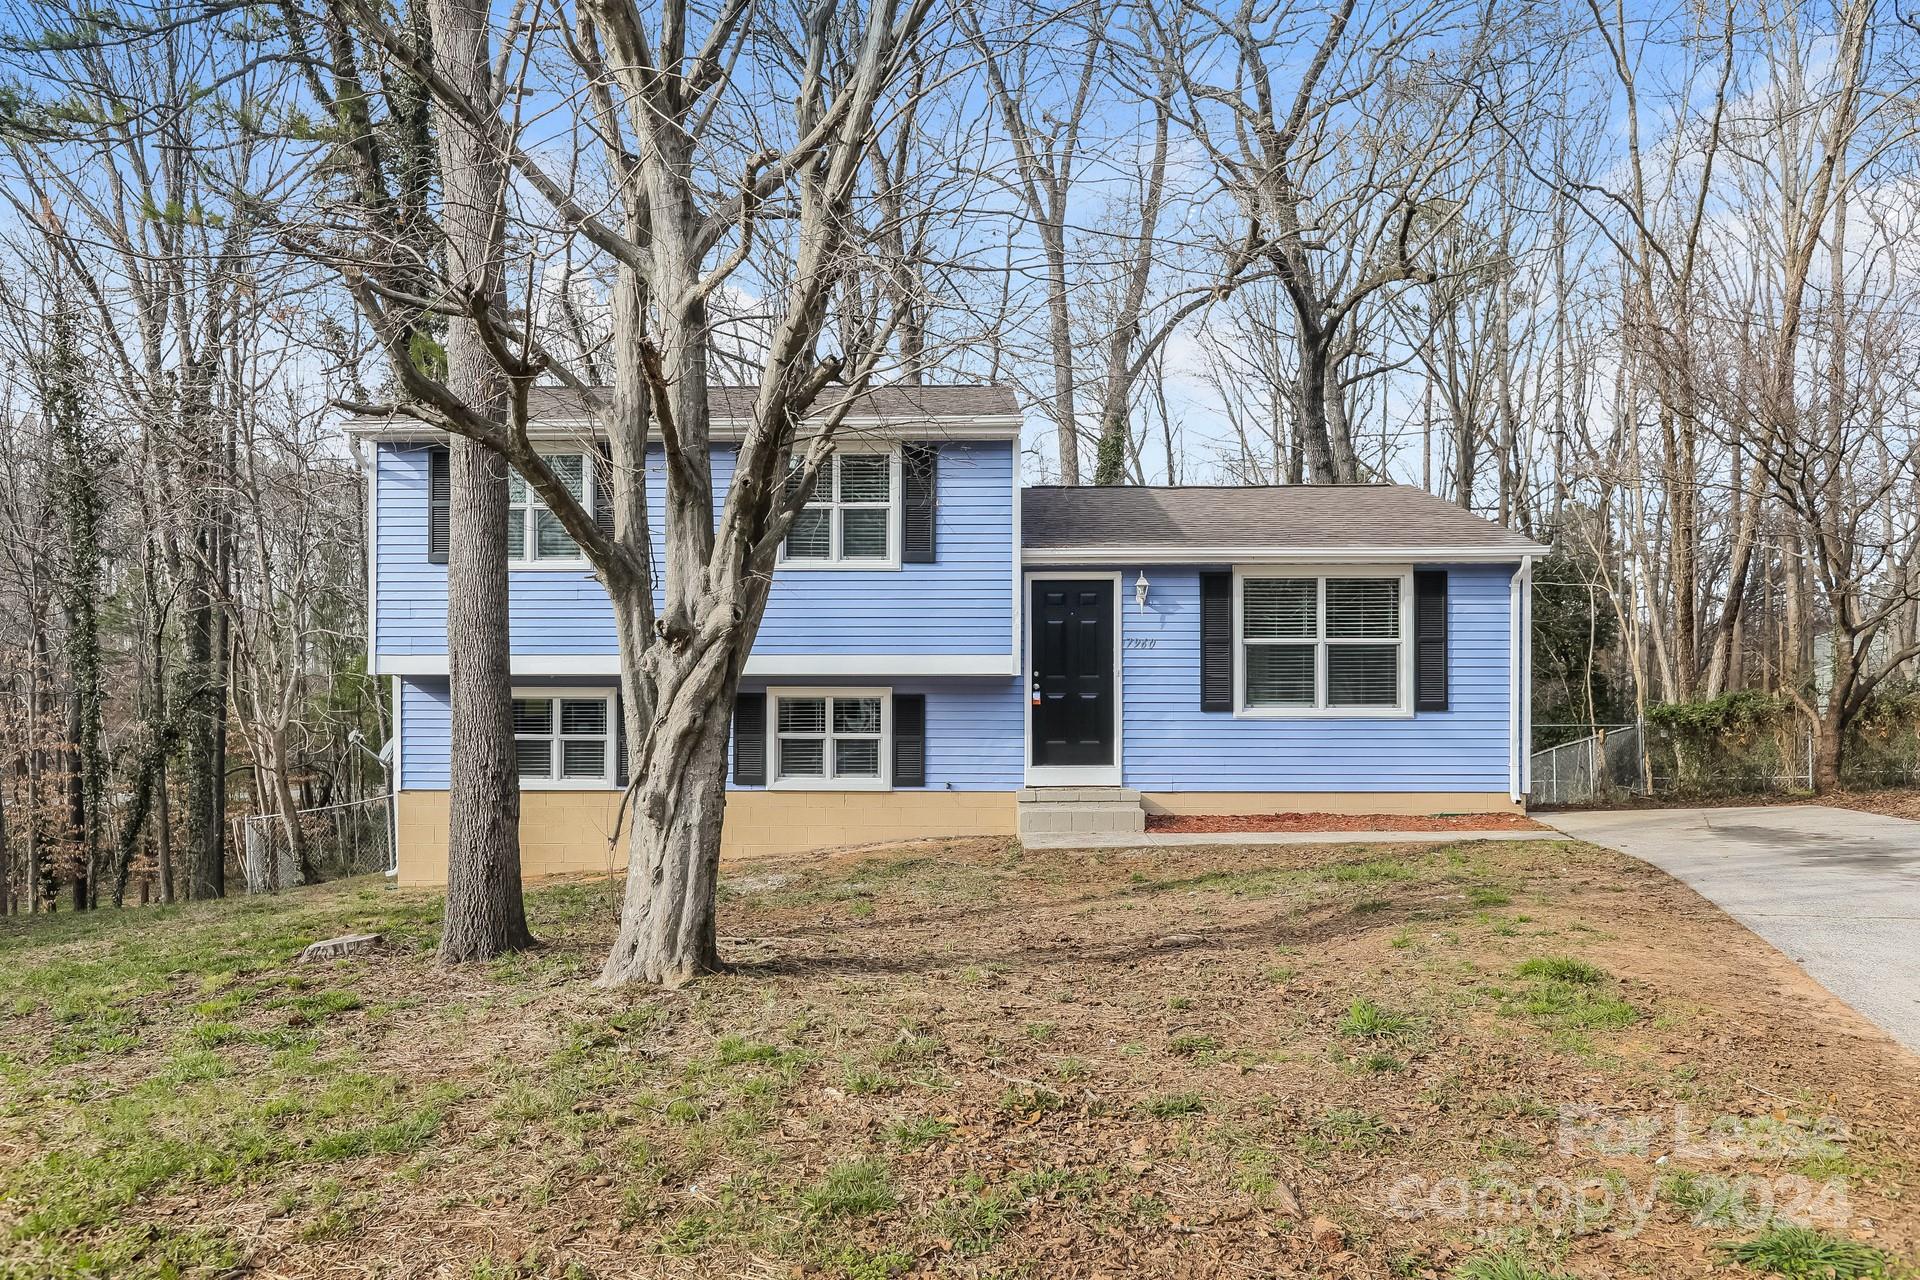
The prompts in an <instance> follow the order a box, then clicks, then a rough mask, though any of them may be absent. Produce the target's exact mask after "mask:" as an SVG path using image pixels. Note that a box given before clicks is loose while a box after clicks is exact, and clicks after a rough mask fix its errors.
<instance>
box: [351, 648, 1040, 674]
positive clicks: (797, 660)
mask: <svg viewBox="0 0 1920 1280" xmlns="http://www.w3.org/2000/svg"><path fill="white" fill-rule="evenodd" d="M375 670H376V671H377V672H378V673H379V674H380V675H396V676H444V675H446V674H447V655H446V654H444V653H414V654H384V655H382V656H381V657H380V659H379V661H378V664H377V665H376V667H375ZM512 673H513V674H514V675H516V676H604V677H606V678H607V679H614V678H617V677H618V676H619V674H620V658H619V656H618V655H617V654H611V653H516V654H514V655H513V663H512ZM744 674H746V675H747V676H750V677H762V676H852V677H856V678H864V677H869V676H871V677H875V678H878V677H882V676H887V677H900V676H1013V675H1017V674H1019V672H1018V669H1017V667H1016V665H1015V663H1014V660H1013V655H1012V654H1005V653H987V654H970V653H869V654H861V653H775V654H765V655H761V654H753V655H750V656H749V657H748V658H747V666H746V671H745V673H744Z"/></svg>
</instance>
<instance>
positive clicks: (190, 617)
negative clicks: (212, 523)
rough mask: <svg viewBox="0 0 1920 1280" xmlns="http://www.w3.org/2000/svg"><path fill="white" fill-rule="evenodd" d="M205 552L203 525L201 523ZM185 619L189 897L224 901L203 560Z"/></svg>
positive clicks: (192, 576)
mask: <svg viewBox="0 0 1920 1280" xmlns="http://www.w3.org/2000/svg"><path fill="white" fill-rule="evenodd" d="M202 533H203V547H204V533H205V529H204V523H203V530H202ZM190 563H191V568H190V569H189V571H188V577H189V582H188V585H187V609H186V619H185V630H186V659H185V661H183V662H182V663H181V664H180V676H181V681H182V684H183V686H184V688H183V689H182V696H181V697H180V698H179V699H177V701H178V703H179V706H180V711H181V715H182V716H183V718H184V719H185V721H186V732H185V737H186V765H187V896H188V897H189V898H192V899H195V900H199V899H204V898H219V897H223V896H225V894H226V891H227V883H226V878H227V867H226V833H225V832H224V831H222V830H221V829H220V816H219V800H220V789H219V786H218V784H217V782H216V779H215V774H216V772H218V771H219V770H220V760H219V748H218V743H219V736H218V734H217V733H216V732H215V729H214V715H213V707H212V702H213V696H214V695H213V689H214V684H215V676H214V657H213V645H214V627H213V614H214V606H213V591H212V581H211V574H210V570H209V567H208V566H207V565H206V563H205V562H204V557H203V556H193V557H191V558H190Z"/></svg>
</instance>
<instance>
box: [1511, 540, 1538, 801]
mask: <svg viewBox="0 0 1920 1280" xmlns="http://www.w3.org/2000/svg"><path fill="white" fill-rule="evenodd" d="M1507 617H1508V621H1509V634H1508V638H1507V654H1508V659H1507V672H1508V682H1507V732H1508V753H1507V786H1508V794H1509V796H1510V797H1511V799H1512V800H1513V802H1514V803H1515V804H1518V805H1523V806H1524V805H1525V804H1526V800H1527V792H1528V790H1529V789H1530V787H1531V785H1532V779H1531V778H1530V777H1529V776H1528V775H1529V774H1530V773H1531V772H1532V766H1533V759H1532V752H1531V750H1530V749H1529V748H1530V747H1531V746H1532V743H1533V557H1532V556H1522V557H1521V559H1520V565H1519V567H1518V568H1516V569H1515V570H1514V572H1513V580H1512V583H1511V584H1510V586H1509V588H1508V597H1507Z"/></svg>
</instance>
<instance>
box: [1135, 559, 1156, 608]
mask: <svg viewBox="0 0 1920 1280" xmlns="http://www.w3.org/2000/svg"><path fill="white" fill-rule="evenodd" d="M1152 586H1153V584H1152V583H1150V582H1148V581H1147V571H1146V570H1145V569H1142V570H1141V571H1140V577H1139V578H1138V579H1137V580H1136V581H1135V582H1134V584H1133V602H1134V603H1135V604H1137V605H1139V606H1140V612H1142V613H1145V612H1146V611H1147V591H1148V589H1149V588H1151V587H1152Z"/></svg>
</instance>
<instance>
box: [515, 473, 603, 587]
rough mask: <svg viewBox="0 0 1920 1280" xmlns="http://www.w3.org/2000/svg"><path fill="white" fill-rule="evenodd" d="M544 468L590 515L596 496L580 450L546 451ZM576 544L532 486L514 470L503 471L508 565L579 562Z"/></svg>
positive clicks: (580, 560)
mask: <svg viewBox="0 0 1920 1280" xmlns="http://www.w3.org/2000/svg"><path fill="white" fill-rule="evenodd" d="M546 462H547V466H548V468H549V469H550V470H551V471H552V472H553V474H554V475H555V476H556V477H557V478H558V479H559V481H560V483H561V484H562V485H564V486H566V490H567V492H568V493H571V494H572V495H573V496H574V497H575V498H576V499H578V500H579V503H580V505H581V506H582V507H583V508H585V509H586V512H587V514H588V515H594V514H595V510H596V498H597V495H596V493H595V492H594V486H593V485H592V484H590V483H589V481H590V480H591V478H592V473H591V468H592V465H593V464H592V463H591V462H590V461H589V460H588V458H587V455H586V454H584V453H550V454H547V455H546ZM584 558H585V557H584V555H583V553H582V552H581V550H580V544H579V543H577V542H575V541H574V540H573V538H572V537H571V536H569V535H568V533H567V529H566V526H565V525H563V524H561V523H560V517H559V516H556V515H554V514H553V512H551V511H549V510H547V506H546V504H545V503H543V502H541V501H540V496H539V495H538V494H536V493H535V492H534V491H533V486H532V485H530V484H528V483H527V482H526V480H525V479H523V478H522V477H521V475H520V473H519V472H518V471H511V470H510V471H508V472H507V560H508V562H509V563H511V564H516V565H531V564H579V563H581V562H582V561H583V560H584Z"/></svg>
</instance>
